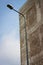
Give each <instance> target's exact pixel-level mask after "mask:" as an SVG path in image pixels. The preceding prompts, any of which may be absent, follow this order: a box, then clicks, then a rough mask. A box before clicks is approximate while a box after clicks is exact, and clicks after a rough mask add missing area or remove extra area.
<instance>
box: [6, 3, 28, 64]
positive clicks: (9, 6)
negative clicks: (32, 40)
mask: <svg viewBox="0 0 43 65" xmlns="http://www.w3.org/2000/svg"><path fill="white" fill-rule="evenodd" d="M7 7H8V8H9V9H11V10H13V11H15V12H17V13H19V14H20V15H22V16H23V18H24V28H25V42H26V59H27V65H29V60H28V58H29V57H28V43H27V31H26V19H25V16H24V14H22V13H21V12H19V11H17V10H16V9H14V8H13V7H12V6H11V5H9V4H8V5H7Z"/></svg>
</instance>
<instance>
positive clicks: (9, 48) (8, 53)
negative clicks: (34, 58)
mask: <svg viewBox="0 0 43 65" xmlns="http://www.w3.org/2000/svg"><path fill="white" fill-rule="evenodd" d="M25 2H26V0H0V65H20V32H19V31H20V28H19V15H18V13H16V12H14V11H13V10H10V9H8V8H7V7H6V6H7V4H11V5H13V7H14V8H15V9H17V10H19V9H20V8H21V6H22V5H23V4H24V3H25Z"/></svg>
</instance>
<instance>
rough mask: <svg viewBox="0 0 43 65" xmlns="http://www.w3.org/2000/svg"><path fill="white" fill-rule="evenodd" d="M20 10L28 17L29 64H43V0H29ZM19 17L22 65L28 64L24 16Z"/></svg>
mask: <svg viewBox="0 0 43 65" xmlns="http://www.w3.org/2000/svg"><path fill="white" fill-rule="evenodd" d="M20 12H21V13H23V14H24V15H25V18H26V31H27V43H28V44H27V45H28V61H29V65H43V0H27V2H26V3H25V4H24V5H23V7H21V9H20ZM19 17H20V19H19V20H20V50H21V51H20V52H21V65H27V60H26V43H25V41H26V40H25V28H24V18H23V17H22V16H21V15H20V16H19Z"/></svg>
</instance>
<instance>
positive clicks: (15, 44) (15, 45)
mask: <svg viewBox="0 0 43 65" xmlns="http://www.w3.org/2000/svg"><path fill="white" fill-rule="evenodd" d="M2 41H3V42H2V46H1V48H0V58H2V59H3V58H6V59H7V58H8V59H9V60H11V61H12V60H13V61H15V62H16V61H17V59H19V60H20V47H19V44H20V43H19V39H16V31H14V30H13V31H12V32H10V33H9V34H7V35H3V37H2ZM0 60H1V59H0Z"/></svg>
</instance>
